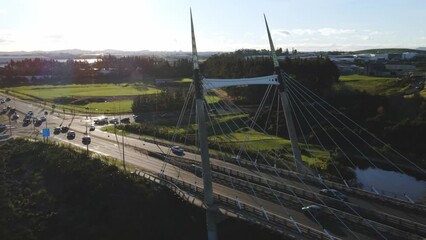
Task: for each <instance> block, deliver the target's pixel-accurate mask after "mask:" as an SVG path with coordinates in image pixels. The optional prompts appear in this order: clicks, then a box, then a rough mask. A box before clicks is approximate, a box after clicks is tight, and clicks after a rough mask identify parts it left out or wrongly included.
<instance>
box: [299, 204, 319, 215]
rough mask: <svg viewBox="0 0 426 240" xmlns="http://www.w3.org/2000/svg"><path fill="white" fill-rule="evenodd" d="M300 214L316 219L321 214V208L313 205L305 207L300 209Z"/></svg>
mask: <svg viewBox="0 0 426 240" xmlns="http://www.w3.org/2000/svg"><path fill="white" fill-rule="evenodd" d="M302 212H303V213H304V214H306V215H308V216H313V217H316V216H318V215H320V214H322V212H323V209H322V207H320V206H318V205H315V204H313V205H309V206H306V207H302Z"/></svg>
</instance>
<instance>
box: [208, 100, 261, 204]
mask: <svg viewBox="0 0 426 240" xmlns="http://www.w3.org/2000/svg"><path fill="white" fill-rule="evenodd" d="M207 106H208V105H207ZM209 118H210V116H209ZM216 122H217V125H218V126H219V129H220V131H221V133H222V135H224V136H226V134H225V132H224V131H223V128H222V126H221V125H220V122H219V121H218V120H217V119H216ZM212 127H214V125H213V124H212ZM230 149H231V151H232V154H235V152H234V151H233V149H232V148H230ZM237 162H238V165H239V166H240V167H242V166H241V164H240V162H239V160H238V159H237ZM245 179H246V181H247V182H248V183H249V186H250V189H251V191H252V192H253V195H254V196H255V198H258V199H260V198H259V197H258V196H257V194H256V191H255V190H254V188H253V185H252V184H251V182H250V181H249V180H248V179H247V176H245ZM253 200H254V201H255V202H256V204H258V205H259V206H262V205H261V204H259V202H258V201H257V200H256V199H253Z"/></svg>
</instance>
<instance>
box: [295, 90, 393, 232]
mask: <svg viewBox="0 0 426 240" xmlns="http://www.w3.org/2000/svg"><path fill="white" fill-rule="evenodd" d="M289 90H290V89H289ZM290 91H291V90H290ZM290 95H291V94H290ZM296 98H297V96H296ZM299 102H300V103H301V101H300V100H299ZM302 105H303V104H302ZM305 108H306V107H305ZM308 112H309V111H308ZM309 113H310V112H309ZM300 181H302V182H303V180H302V179H300ZM319 182H320V183H321V184H322V185H323V186H324V187H325V188H326V189H330V188H329V187H328V186H327V185H325V184H324V183H323V182H322V181H319ZM304 185H306V186H307V187H308V188H310V187H309V186H308V185H307V184H305V183H304ZM339 200H342V199H339ZM341 202H342V203H343V204H345V206H346V207H348V208H349V209H351V211H352V212H353V213H354V214H355V215H357V216H358V217H360V218H362V219H364V220H366V221H367V223H368V224H369V225H370V227H371V228H372V229H374V231H375V232H377V233H378V234H379V235H380V236H381V237H382V238H383V239H387V238H386V237H385V236H383V235H382V234H381V233H380V232H379V231H378V230H377V229H376V228H375V227H374V226H373V225H372V224H371V222H370V220H368V219H365V218H364V217H362V216H361V215H360V214H359V213H358V212H357V211H356V210H355V209H353V208H352V207H351V206H350V205H349V204H347V203H346V202H345V201H341Z"/></svg>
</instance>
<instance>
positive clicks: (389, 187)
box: [355, 167, 426, 200]
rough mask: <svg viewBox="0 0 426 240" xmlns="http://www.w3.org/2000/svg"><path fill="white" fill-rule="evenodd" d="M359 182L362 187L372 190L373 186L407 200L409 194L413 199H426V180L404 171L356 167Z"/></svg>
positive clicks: (384, 192) (381, 191)
mask: <svg viewBox="0 0 426 240" xmlns="http://www.w3.org/2000/svg"><path fill="white" fill-rule="evenodd" d="M355 174H356V177H357V180H358V183H360V184H361V186H362V188H363V189H365V190H368V191H372V186H374V188H375V189H376V190H377V191H378V192H380V193H381V194H385V195H388V196H392V197H397V198H401V199H404V200H407V198H405V197H404V194H407V195H408V196H409V197H410V198H411V199H413V200H419V199H422V198H423V199H426V181H423V180H417V179H416V178H415V177H412V176H408V175H406V174H403V173H399V172H394V171H387V170H383V169H379V168H371V167H369V168H367V169H360V168H356V169H355Z"/></svg>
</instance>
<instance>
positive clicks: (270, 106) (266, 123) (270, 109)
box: [264, 87, 278, 130]
mask: <svg viewBox="0 0 426 240" xmlns="http://www.w3.org/2000/svg"><path fill="white" fill-rule="evenodd" d="M277 92H278V87H275V91H274V96H273V97H272V100H271V104H270V105H269V111H268V116H267V117H266V122H265V128H264V129H265V130H266V128H267V126H268V122H269V117H270V116H271V112H272V107H273V105H274V101H275V96H276V95H277Z"/></svg>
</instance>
